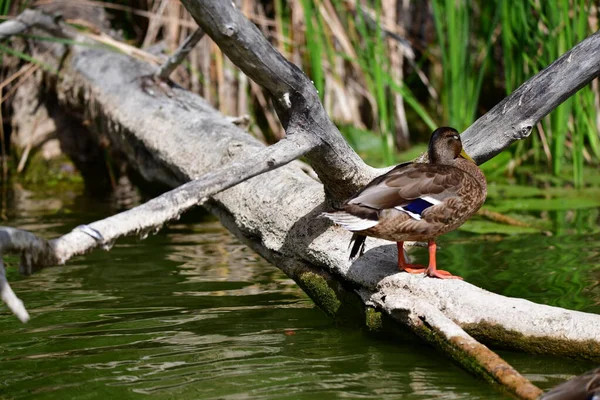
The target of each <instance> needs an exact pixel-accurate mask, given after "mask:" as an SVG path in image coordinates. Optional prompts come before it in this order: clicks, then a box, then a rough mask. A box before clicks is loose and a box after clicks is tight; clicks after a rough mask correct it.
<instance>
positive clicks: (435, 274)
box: [425, 267, 463, 281]
mask: <svg viewBox="0 0 600 400" xmlns="http://www.w3.org/2000/svg"><path fill="white" fill-rule="evenodd" d="M425 275H427V276H429V277H431V278H439V279H460V280H461V281H462V280H463V278H461V277H460V276H458V275H452V274H451V273H450V272H448V271H444V270H443V269H437V268H431V267H429V268H427V270H426V271H425Z"/></svg>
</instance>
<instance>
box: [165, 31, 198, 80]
mask: <svg viewBox="0 0 600 400" xmlns="http://www.w3.org/2000/svg"><path fill="white" fill-rule="evenodd" d="M203 37H204V31H203V30H202V28H198V29H196V30H195V31H194V33H192V34H191V35H190V36H188V37H187V38H186V39H185V40H184V42H183V43H182V44H181V46H179V47H178V48H177V50H175V53H173V55H171V57H169V58H168V59H167V61H166V62H165V63H164V64H163V65H161V66H160V68H159V69H158V71H157V72H156V77H157V78H160V79H167V78H169V76H170V75H171V74H172V73H173V71H175V68H177V67H178V66H179V64H181V63H182V62H183V60H185V58H186V57H187V56H188V54H190V51H192V50H193V49H194V47H195V46H196V44H198V42H199V41H200V39H202V38H203Z"/></svg>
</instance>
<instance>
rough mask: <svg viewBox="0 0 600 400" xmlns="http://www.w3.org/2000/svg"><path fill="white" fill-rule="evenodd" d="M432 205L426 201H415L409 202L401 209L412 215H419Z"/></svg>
mask: <svg viewBox="0 0 600 400" xmlns="http://www.w3.org/2000/svg"><path fill="white" fill-rule="evenodd" d="M432 205H433V203H430V202H428V201H427V200H424V199H416V200H413V201H411V202H410V203H408V204H407V205H405V206H402V208H403V209H405V210H406V211H409V212H411V213H413V214H418V215H421V214H422V213H423V211H425V210H426V209H428V208H429V207H431V206H432Z"/></svg>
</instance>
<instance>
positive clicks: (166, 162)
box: [0, 1, 600, 398]
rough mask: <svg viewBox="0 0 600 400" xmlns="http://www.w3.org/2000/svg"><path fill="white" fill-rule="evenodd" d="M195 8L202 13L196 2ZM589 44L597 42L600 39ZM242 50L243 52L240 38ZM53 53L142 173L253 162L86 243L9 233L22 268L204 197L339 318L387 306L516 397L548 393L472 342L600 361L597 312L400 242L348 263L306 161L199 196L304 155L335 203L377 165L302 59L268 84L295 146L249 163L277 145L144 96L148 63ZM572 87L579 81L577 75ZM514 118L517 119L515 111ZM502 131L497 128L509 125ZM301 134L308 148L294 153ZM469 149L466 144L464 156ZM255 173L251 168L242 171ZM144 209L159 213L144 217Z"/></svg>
mask: <svg viewBox="0 0 600 400" xmlns="http://www.w3.org/2000/svg"><path fill="white" fill-rule="evenodd" d="M184 3H188V2H187V1H184ZM189 3H192V2H189ZM217 3H218V4H217ZM194 4H195V6H196V7H200V6H198V4H196V3H195V2H194ZM201 6H202V7H213V8H215V9H216V8H218V7H230V8H231V9H228V12H231V13H233V14H231V15H233V16H234V17H235V18H238V19H239V16H238V15H237V14H235V13H236V12H237V11H236V10H235V9H233V7H231V4H229V3H226V2H225V3H220V2H209V1H206V2H203V3H202V5H201ZM190 9H191V11H192V12H193V11H194V9H193V7H191V6H190ZM232 10H233V11H232ZM204 11H206V10H204ZM205 15H208V16H210V18H212V21H214V20H215V18H217V16H219V14H218V13H217V14H214V15H213V14H211V13H210V12H206V13H205ZM33 17H35V15H32V18H33ZM238 19H236V21H238ZM239 21H241V22H239ZM239 21H238V22H236V23H235V24H234V26H235V27H236V29H234V31H235V32H236V35H237V36H236V35H229V36H228V35H226V34H225V35H224V36H225V38H223V39H222V40H228V39H227V38H231V37H234V39H235V37H241V38H244V37H246V36H245V35H244V34H242V33H245V32H246V31H245V30H246V29H253V28H252V27H251V26H248V27H247V26H246V25H244V24H245V23H244V22H243V20H239ZM48 23H50V22H48ZM52 23H54V22H52ZM216 24H217V26H221V27H223V26H225V27H227V26H229V25H231V23H229V24H228V23H225V24H224V25H222V24H221V25H220V24H219V23H216ZM1 26H2V25H0V27H1ZM203 29H204V30H205V31H206V32H207V33H208V34H209V35H211V36H212V35H215V36H218V35H216V34H215V33H214V32H211V30H210V29H207V27H205V26H203ZM240 29H241V30H240ZM221 30H223V29H221ZM48 31H53V32H57V31H58V32H60V34H61V35H71V37H74V38H78V36H77V35H76V34H74V33H72V32H68V30H67V28H65V27H58V28H57V27H56V26H54V27H52V28H49V29H48ZM0 32H1V28H0ZM224 32H225V33H227V32H229V31H228V30H227V29H225V30H224ZM240 32H242V33H240ZM250 37H251V36H250ZM251 38H252V43H262V42H260V41H261V40H263V41H264V38H262V39H260V38H257V37H251ZM591 39H592V40H595V41H597V40H598V35H597V34H596V35H594V36H593V37H592V38H591ZM217 40H219V39H218V38H217ZM233 48H234V49H236V48H237V49H238V50H237V51H241V50H239V49H242V50H243V49H246V50H248V48H247V47H244V46H241V47H235V46H234V47H233ZM53 49H54V52H53V53H51V54H52V57H51V58H50V59H47V61H48V62H50V63H53V65H56V66H58V65H59V62H60V61H61V60H62V59H63V56H65V55H66V56H67V57H66V58H65V59H64V61H63V64H62V69H61V74H60V76H58V77H51V78H50V79H51V80H52V85H51V89H50V90H52V91H55V92H56V93H57V94H58V98H59V100H60V103H61V105H62V106H64V108H65V109H70V110H74V111H76V112H78V113H79V117H80V118H81V119H82V120H89V121H91V124H90V126H91V128H92V132H93V133H95V134H97V135H101V134H104V135H107V136H108V138H109V140H110V143H111V147H112V148H113V149H114V150H118V151H119V152H120V153H121V154H122V156H123V157H125V158H127V159H128V161H129V162H130V164H131V165H132V166H134V167H136V168H137V170H138V172H139V173H140V174H141V175H142V176H143V177H145V178H146V179H147V180H149V181H154V182H160V183H162V184H165V185H168V186H171V187H175V186H178V185H182V184H184V183H186V182H188V181H190V180H192V179H194V178H197V177H202V176H204V175H205V174H207V173H210V172H212V173H214V174H217V175H218V174H221V175H222V176H227V172H214V171H216V170H218V169H219V166H225V165H230V163H238V164H237V165H238V166H239V165H244V166H245V167H244V168H242V169H240V168H238V169H236V168H235V164H233V166H230V167H228V168H229V171H234V172H235V174H234V176H229V179H227V180H226V182H221V183H225V184H222V185H221V186H213V187H212V188H211V187H210V185H207V184H206V183H207V182H214V181H211V180H207V179H205V178H203V181H202V180H201V181H197V182H193V183H190V184H188V185H189V186H184V187H183V188H187V189H189V188H190V187H191V188H192V189H191V190H187V189H185V190H184V189H183V188H181V189H176V190H174V191H172V192H170V193H167V194H165V195H163V196H161V197H159V198H157V199H155V200H153V201H154V202H155V203H147V204H146V205H142V206H140V207H137V208H135V209H132V210H130V211H128V212H127V213H129V214H119V215H116V216H113V217H110V218H108V219H106V220H103V221H98V222H96V223H94V224H90V226H91V227H92V228H94V229H95V230H96V231H98V232H99V233H100V234H101V237H100V238H93V237H91V236H90V235H89V234H88V233H86V230H85V229H76V230H74V231H73V232H72V233H69V234H67V235H65V236H63V237H61V238H58V239H55V240H52V241H49V242H46V241H39V242H38V241H37V240H32V239H35V238H32V237H28V238H26V239H23V240H24V241H23V242H20V241H18V237H27V235H24V236H20V235H21V232H15V231H12V230H10V229H5V230H4V231H3V232H4V234H5V235H6V236H5V237H3V238H2V241H1V245H2V252H3V253H4V252H5V251H7V250H11V251H26V254H27V256H26V257H25V263H24V265H25V266H26V267H27V268H30V267H29V266H33V267H38V268H39V267H45V266H50V265H56V264H61V263H64V262H66V261H67V260H68V259H69V258H70V257H72V256H73V255H75V254H81V253H84V252H87V251H90V250H92V249H93V248H96V247H99V246H110V243H111V242H112V241H113V240H114V239H116V238H117V237H119V236H122V235H126V234H132V233H136V234H140V233H145V232H148V231H150V230H152V229H157V228H158V229H160V227H161V226H162V225H163V224H164V223H165V222H168V220H169V219H172V218H176V217H177V216H178V215H179V214H180V213H181V212H183V211H185V210H186V209H187V208H189V207H191V206H193V205H195V204H197V203H199V202H203V203H204V205H205V206H206V207H207V208H209V210H211V211H212V212H213V213H214V214H216V215H217V216H218V217H219V218H220V219H221V221H222V222H223V224H224V225H225V226H226V227H227V228H228V229H229V230H231V231H232V232H233V233H234V234H236V236H238V237H239V238H240V239H241V240H242V241H243V242H245V243H246V244H248V245H249V246H250V247H251V248H253V249H254V250H255V251H257V252H258V253H259V254H261V255H262V256H263V257H265V258H266V259H267V260H269V261H270V262H272V263H273V264H275V265H276V266H278V267H279V268H280V269H282V270H283V271H284V272H285V273H286V274H288V275H289V276H290V277H291V278H293V279H294V280H295V281H296V282H298V284H299V285H300V286H302V288H303V289H304V290H305V291H306V292H307V293H308V294H309V295H310V296H311V298H313V300H314V301H315V303H317V304H318V305H319V306H320V307H321V308H322V309H323V310H324V311H325V312H326V313H328V314H329V315H330V316H332V317H333V318H336V319H338V320H343V319H350V320H356V319H357V318H361V319H363V320H364V321H365V323H367V324H368V325H370V326H375V325H377V321H378V320H379V318H381V316H380V315H379V314H378V313H379V312H383V313H384V315H389V316H391V317H392V318H393V319H395V320H397V321H399V322H401V323H403V324H405V325H406V326H408V327H410V329H411V330H412V331H413V332H415V333H416V334H418V335H419V336H420V337H422V338H423V339H425V340H426V341H428V342H429V343H432V344H434V345H436V346H437V347H438V348H440V349H442V350H443V351H444V352H446V353H447V354H449V355H450V356H452V357H454V358H455V359H457V360H458V362H460V363H461V364H462V365H463V366H465V367H466V368H468V369H470V370H472V371H474V372H475V373H477V374H478V375H480V376H483V377H485V378H486V379H488V380H492V381H495V382H500V383H501V384H503V385H506V386H508V387H509V388H510V390H512V391H513V392H515V393H517V394H518V395H519V397H521V398H535V397H536V396H537V395H539V393H540V391H539V389H537V388H535V387H534V386H533V385H531V384H530V383H528V382H527V381H526V380H525V379H524V378H522V377H520V375H518V373H516V371H514V370H512V369H511V368H510V367H509V366H508V365H507V364H506V363H504V362H503V361H502V360H501V359H499V358H497V359H496V358H494V356H495V354H493V353H492V352H490V351H489V350H488V349H487V348H486V347H485V346H482V345H480V344H478V343H477V342H476V341H475V339H473V338H476V339H477V340H481V341H482V342H485V343H501V344H502V345H503V346H505V347H512V348H518V349H524V350H527V351H531V352H535V353H548V354H562V355H569V356H576V357H582V358H588V359H600V316H597V315H590V314H584V313H580V312H574V311H568V310H564V309H560V308H556V307H549V306H544V305H537V304H534V303H531V302H528V301H525V300H520V299H509V298H506V297H503V296H498V295H494V294H491V293H489V292H486V291H484V290H482V289H479V288H477V287H474V286H473V285H470V284H468V283H466V282H460V281H441V280H434V279H426V278H423V277H421V276H413V275H409V274H399V273H396V272H397V268H396V264H395V261H394V260H395V257H396V254H395V246H393V245H386V244H387V243H386V242H383V241H376V240H370V241H369V249H368V251H367V252H366V254H365V256H363V257H362V258H360V259H359V260H357V261H356V262H354V263H350V262H349V261H348V260H347V252H346V246H347V243H348V240H349V237H350V234H349V233H348V232H346V231H345V230H343V229H340V228H336V227H333V226H331V224H330V223H329V222H328V221H326V220H324V219H319V218H317V216H318V214H319V213H320V212H322V211H324V210H325V209H327V207H328V206H327V203H326V197H325V192H324V190H323V185H321V184H320V183H319V182H317V181H315V180H314V179H312V178H310V177H308V176H307V175H306V174H304V172H303V171H301V170H300V169H299V168H296V167H294V166H284V167H281V168H279V169H277V170H275V171H271V172H268V173H265V174H262V175H259V176H256V177H254V178H252V179H250V180H248V181H246V182H243V183H240V184H238V185H237V186H234V187H231V188H230V189H228V190H226V191H224V192H223V193H220V194H217V195H215V196H213V197H210V198H208V199H204V198H205V197H208V196H211V195H212V194H214V193H216V192H217V191H219V190H222V189H223V188H225V187H229V186H231V185H233V184H235V183H236V182H241V181H243V180H244V179H247V178H248V177H250V176H254V175H255V174H256V173H260V172H262V171H266V170H269V169H272V168H275V167H277V166H278V165H281V164H284V163H285V162H286V161H289V160H290V159H292V158H294V157H297V156H299V155H301V154H304V153H305V152H307V151H308V153H307V158H308V159H309V160H311V162H312V163H313V165H314V166H315V167H316V170H317V172H318V173H319V176H320V178H321V179H322V180H323V181H324V182H326V186H327V185H332V187H333V189H331V190H328V191H327V193H328V194H329V195H330V196H331V199H332V201H333V202H337V201H340V200H341V199H343V197H344V196H345V195H346V194H347V193H348V192H350V191H352V190H353V189H355V188H356V187H359V186H360V185H362V184H363V183H364V182H365V181H367V180H368V179H370V178H371V177H372V176H373V174H375V173H376V171H374V170H372V169H370V168H368V167H366V166H365V165H364V164H362V162H361V161H360V159H358V157H356V155H355V153H354V152H352V150H350V149H349V147H348V146H347V145H346V144H345V142H343V139H341V136H339V134H338V133H337V130H336V129H335V126H333V124H331V122H330V121H329V120H328V118H327V117H326V115H323V114H322V113H324V111H323V110H322V107H321V106H320V103H318V101H317V103H315V102H313V101H312V100H311V99H313V100H314V98H315V97H316V96H314V95H313V94H311V92H310V90H313V91H314V88H312V89H311V88H307V87H304V86H302V85H300V86H298V87H295V86H294V85H295V84H297V82H295V83H294V82H293V81H292V80H293V78H294V77H298V76H299V77H300V78H299V79H301V80H305V81H307V82H309V81H308V79H307V78H306V77H305V76H304V75H303V74H302V73H301V72H300V71H299V70H297V69H294V67H289V68H290V69H289V71H288V72H289V74H290V75H289V76H288V78H289V79H287V80H286V79H282V80H281V81H280V82H279V83H273V82H274V81H277V79H275V78H277V76H276V75H275V76H271V79H270V80H265V82H266V83H265V85H266V86H267V88H269V90H270V91H271V93H272V94H273V95H274V96H275V97H276V98H279V99H281V104H280V110H279V112H280V115H281V116H282V120H283V121H284V124H285V125H286V128H287V129H286V130H287V134H288V136H289V142H286V141H284V142H283V144H282V145H281V146H280V147H284V148H285V146H286V144H285V143H292V145H287V146H289V147H287V148H286V150H285V151H284V152H283V153H284V154H283V156H282V158H278V159H277V161H273V159H272V158H271V159H270V158H267V159H264V158H261V159H257V160H256V163H255V164H252V163H250V164H240V163H241V160H244V162H248V161H249V160H252V159H253V158H254V157H255V156H256V154H263V155H264V154H265V153H268V152H269V150H268V149H265V148H264V146H263V145H262V144H260V143H259V142H258V141H257V140H255V139H253V138H252V137H250V136H249V135H248V134H247V133H246V132H244V131H242V130H240V129H239V128H237V127H235V126H234V125H233V124H230V123H228V122H227V121H226V120H225V119H224V118H223V117H222V116H221V115H220V114H218V113H217V112H216V111H215V110H214V109H212V108H211V107H210V106H209V105H208V104H206V102H204V101H203V100H202V99H201V98H199V97H197V96H195V95H193V94H190V93H188V92H186V91H184V90H181V89H178V88H172V92H171V93H170V96H166V95H163V94H162V92H161V91H160V90H153V91H149V90H147V89H148V88H147V86H145V85H144V84H143V83H142V81H143V79H141V78H142V77H144V76H150V75H152V74H153V73H155V72H156V69H155V68H153V67H152V66H150V65H148V64H147V63H145V62H141V61H138V60H135V59H132V58H129V57H126V56H123V55H120V54H116V53H112V52H109V51H106V50H99V49H89V48H85V47H80V46H71V47H69V48H65V47H62V46H56V45H55V46H53ZM264 49H265V50H264V51H267V52H268V51H274V50H273V49H272V48H271V50H268V48H267V47H264ZM232 51H233V50H232ZM258 58H259V59H260V60H268V58H266V57H262V56H261V57H258ZM241 59H247V60H248V61H247V62H248V63H250V64H252V63H253V62H254V61H256V60H255V59H252V58H247V57H241ZM271 60H274V62H286V61H285V60H282V59H279V58H277V57H274V58H272V59H271ZM252 65H254V64H252ZM596 65H597V64H596ZM265 68H268V66H267V67H265ZM261 71H264V70H262V69H261V68H257V69H256V70H255V72H253V70H249V71H248V73H249V74H253V73H263V72H261ZM296 74H300V75H298V76H297V75H296ZM265 79H266V78H265ZM586 79H587V78H586ZM576 85H578V86H581V83H577V84H576ZM286 94H287V95H286ZM286 99H287V100H286ZM317 99H318V97H317ZM532 101H535V99H533V100H532ZM540 101H541V100H540ZM319 107H320V108H319ZM142 110H143V112H144V114H143V115H141V113H140V112H141V111H142ZM492 112H494V111H492ZM509 112H513V113H515V112H518V109H517V110H513V111H510V110H509ZM314 115H317V117H314ZM514 115H515V114H513V116H514ZM325 119H326V120H325ZM315 127H316V128H315ZM313 128H314V129H313ZM504 128H505V127H497V128H496V129H497V131H498V132H500V131H502V129H504ZM475 134H477V133H475ZM310 137H313V138H316V141H311V140H310V139H309V138H310ZM295 138H297V139H295ZM295 140H298V143H303V144H301V145H297V147H294V146H296V144H294V141H295ZM276 149H277V148H276V147H275V148H273V149H271V150H270V151H276ZM474 149H475V147H474ZM470 150H471V149H470V148H469V147H468V146H467V151H470ZM348 155H349V156H348ZM472 155H473V156H475V157H476V158H477V159H479V160H482V159H484V158H485V157H486V156H485V155H484V153H473V154H472ZM269 161H271V162H269ZM328 166H329V168H328ZM250 168H252V169H251V171H253V172H252V173H248V172H247V171H246V169H248V170H250ZM342 170H343V171H342ZM214 176H215V175H213V177H214ZM198 182H200V183H198ZM144 207H145V209H144ZM138 212H139V214H136V213H138ZM148 212H150V215H152V216H154V218H153V219H148V215H149V214H148ZM7 243H10V246H11V247H10V248H9V247H8V246H7ZM365 305H366V306H367V308H366V309H365ZM370 307H373V308H370ZM441 310H443V311H441ZM495 357H497V356H495Z"/></svg>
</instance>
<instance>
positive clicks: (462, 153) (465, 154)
mask: <svg viewBox="0 0 600 400" xmlns="http://www.w3.org/2000/svg"><path fill="white" fill-rule="evenodd" d="M460 156H461V157H462V158H464V159H465V160H469V161H471V162H472V163H475V161H473V159H472V158H471V157H469V155H468V154H467V153H466V152H465V149H462V151H461V152H460Z"/></svg>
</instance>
